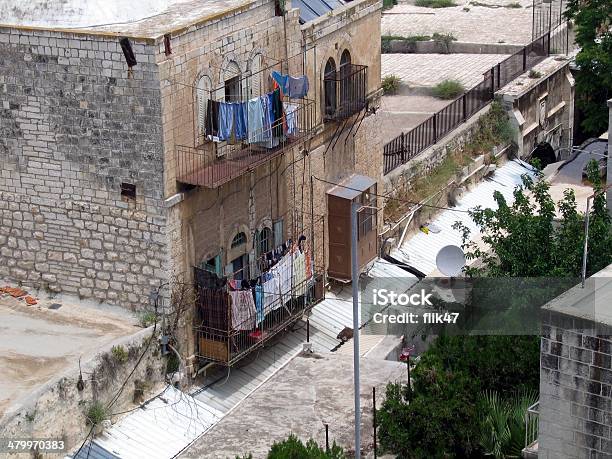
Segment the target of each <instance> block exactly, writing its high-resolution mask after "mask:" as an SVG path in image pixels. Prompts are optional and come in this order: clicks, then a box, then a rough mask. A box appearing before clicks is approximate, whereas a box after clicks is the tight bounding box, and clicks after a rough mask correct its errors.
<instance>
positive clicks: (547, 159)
mask: <svg viewBox="0 0 612 459" xmlns="http://www.w3.org/2000/svg"><path fill="white" fill-rule="evenodd" d="M536 158H537V159H538V160H539V161H540V166H541V167H542V168H545V167H546V166H548V165H549V164H552V163H556V162H557V155H555V150H554V149H553V147H551V146H550V144H549V143H548V142H540V143H539V144H538V146H537V147H535V149H534V150H533V153H531V159H536Z"/></svg>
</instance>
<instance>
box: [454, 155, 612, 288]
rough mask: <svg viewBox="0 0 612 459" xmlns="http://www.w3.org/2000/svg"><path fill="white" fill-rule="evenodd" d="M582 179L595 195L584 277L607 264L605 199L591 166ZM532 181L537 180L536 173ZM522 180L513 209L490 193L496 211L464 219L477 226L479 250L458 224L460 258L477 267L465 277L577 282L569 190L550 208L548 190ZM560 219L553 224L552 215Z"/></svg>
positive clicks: (576, 220) (611, 254) (580, 226)
mask: <svg viewBox="0 0 612 459" xmlns="http://www.w3.org/2000/svg"><path fill="white" fill-rule="evenodd" d="M587 172H588V177H589V180H590V181H591V183H592V184H593V188H594V191H595V194H596V197H595V199H594V200H593V207H592V209H591V213H590V226H589V252H588V258H587V274H592V273H594V272H597V271H599V270H601V269H603V268H605V267H606V266H607V265H609V264H610V263H611V262H612V225H611V224H610V216H609V215H608V213H607V211H606V201H605V193H604V192H603V185H602V182H601V177H600V175H599V172H598V167H597V163H596V161H591V162H590V163H589V164H588V170H587ZM538 175H541V174H540V173H538ZM539 178H541V177H536V180H534V179H532V178H531V177H529V176H527V175H525V176H523V186H521V187H517V189H516V190H515V191H514V203H513V204H512V205H508V203H507V202H506V199H505V198H504V196H503V195H502V194H501V193H499V192H495V194H494V198H495V201H496V202H497V205H498V208H497V209H482V208H480V207H477V208H475V209H472V210H471V211H470V215H471V217H472V219H473V220H474V222H475V223H476V224H477V226H478V228H479V231H480V233H481V234H482V235H483V236H482V240H483V242H484V243H485V247H479V246H478V244H476V243H475V242H473V241H470V240H469V239H470V230H469V229H468V228H467V227H466V226H465V225H463V224H460V223H458V224H456V225H455V228H457V229H459V230H461V231H462V232H463V241H464V242H463V247H464V250H465V251H466V258H467V259H468V260H470V259H480V260H481V261H482V267H476V268H474V267H468V268H467V270H466V271H467V273H468V274H469V275H486V276H490V277H508V276H509V277H538V276H540V277H542V276H550V277H578V276H579V275H580V272H581V269H582V262H581V260H582V253H583V246H584V216H583V215H581V214H580V213H579V212H578V211H577V209H576V198H575V195H574V192H573V190H571V189H568V190H565V193H564V197H563V199H562V200H561V201H560V202H559V203H558V204H555V202H554V200H553V199H552V198H551V196H550V184H549V183H548V182H547V181H546V180H539ZM557 210H558V211H559V214H560V219H558V220H559V221H558V222H557V221H555V220H556V219H557V217H556V211H557Z"/></svg>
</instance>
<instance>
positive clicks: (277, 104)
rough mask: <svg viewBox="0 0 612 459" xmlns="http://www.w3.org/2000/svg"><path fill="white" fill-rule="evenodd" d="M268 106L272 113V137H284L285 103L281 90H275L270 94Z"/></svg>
mask: <svg viewBox="0 0 612 459" xmlns="http://www.w3.org/2000/svg"><path fill="white" fill-rule="evenodd" d="M268 104H269V105H268V107H269V108H268V110H270V112H271V113H270V122H271V124H272V136H273V137H276V138H280V137H282V135H283V102H282V101H281V96H280V90H279V89H275V90H274V91H272V92H271V93H269V94H268Z"/></svg>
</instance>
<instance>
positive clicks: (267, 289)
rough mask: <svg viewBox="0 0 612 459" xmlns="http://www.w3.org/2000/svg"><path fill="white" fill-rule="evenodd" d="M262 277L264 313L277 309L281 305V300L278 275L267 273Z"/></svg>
mask: <svg viewBox="0 0 612 459" xmlns="http://www.w3.org/2000/svg"><path fill="white" fill-rule="evenodd" d="M264 279H266V280H265V282H264V283H263V284H262V286H263V294H264V301H263V307H264V311H265V313H266V314H267V313H268V312H270V311H273V310H275V309H278V308H279V307H280V306H282V305H283V302H282V301H281V298H280V281H279V276H278V275H274V274H273V273H267V276H265V277H264Z"/></svg>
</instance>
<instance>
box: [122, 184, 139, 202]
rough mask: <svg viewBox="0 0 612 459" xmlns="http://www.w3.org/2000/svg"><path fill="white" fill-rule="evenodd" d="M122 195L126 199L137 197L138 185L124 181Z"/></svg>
mask: <svg viewBox="0 0 612 459" xmlns="http://www.w3.org/2000/svg"><path fill="white" fill-rule="evenodd" d="M121 196H122V197H124V198H126V199H136V185H134V184H133V183H125V182H124V183H122V184H121Z"/></svg>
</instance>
